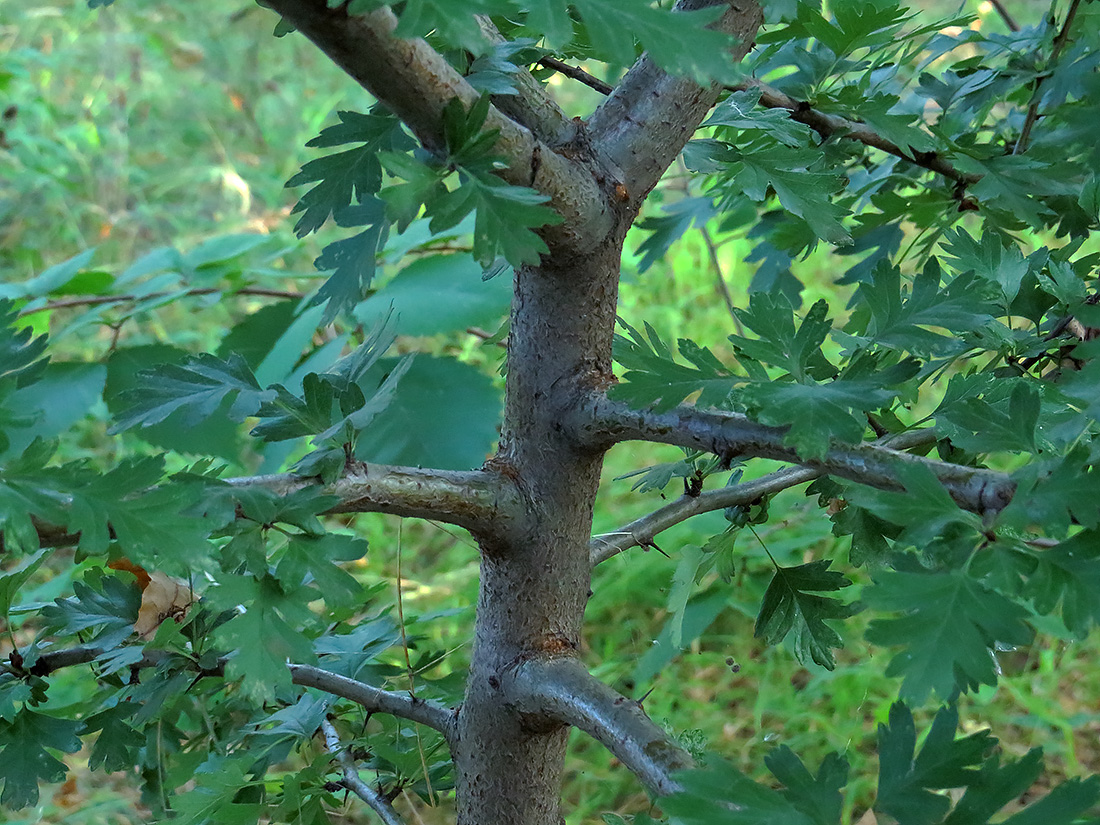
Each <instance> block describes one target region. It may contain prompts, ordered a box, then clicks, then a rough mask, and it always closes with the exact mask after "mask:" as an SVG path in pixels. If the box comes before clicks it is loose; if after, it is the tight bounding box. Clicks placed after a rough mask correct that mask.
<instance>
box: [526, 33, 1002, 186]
mask: <svg viewBox="0 0 1100 825" xmlns="http://www.w3.org/2000/svg"><path fill="white" fill-rule="evenodd" d="M1015 30H1016V29H1013V31H1015ZM539 62H540V63H541V64H543V65H544V66H546V67H547V68H550V69H554V70H555V71H557V72H560V73H561V74H564V75H566V76H567V77H571V78H573V79H574V80H579V81H581V82H582V83H584V84H585V85H587V86H591V87H592V88H593V89H595V90H596V91H598V92H600V93H601V94H604V95H609V94H611V92H612V91H614V89H613V88H612V87H611V86H609V85H607V84H606V83H604V82H603V81H602V80H600V79H599V78H597V77H593V76H592V75H590V74H589V73H588V72H586V71H584V69H579V68H577V67H575V66H570V65H568V64H567V63H563V62H562V61H560V60H558V59H557V58H553V57H544V58H542V60H540V61H539ZM726 88H727V89H728V90H729V91H731V92H744V91H748V90H749V89H759V90H760V105H761V106H764V107H766V108H768V109H786V110H787V111H788V112H790V113H791V115H790V116H791V120H795V121H798V122H799V123H803V124H805V125H806V126H809V127H810V128H811V129H813V130H814V131H815V132H817V133H818V134H819V135H821V136H822V137H823V138H830V137H832V136H833V135H837V136H839V137H842V138H846V139H848V140H855V141H858V142H859V143H862V144H864V145H865V146H870V147H871V148H873V149H879V150H881V151H883V152H886V153H887V154H890V155H894V156H895V157H898V158H901V159H902V160H904V161H907V162H909V163H912V164H915V165H916V166H920V167H921V168H923V169H928V170H929V171H930V172H935V173H937V174H939V175H943V176H944V177H945V178H948V179H949V180H952V181H954V182H955V183H956V184H959V185H960V186H963V187H965V186H969V185H970V184H973V183H977V182H978V181H979V180H981V179H982V176H981V175H980V174H976V173H967V172H960V171H959V170H958V169H956V168H955V167H954V166H953V165H952V164H951V163H950V162H949V161H947V160H945V159H944V157H943V156H942V155H940V153H939V152H915V151H912V150H905V149H902V148H901V147H900V146H898V145H897V144H896V143H894V142H892V141H889V140H887V139H886V138H884V137H882V135H880V134H878V133H877V132H876V131H874V130H873V129H871V128H870V127H869V126H867V125H866V124H865V123H859V122H856V121H853V120H848V119H847V118H843V117H840V116H839V115H828V114H825V113H824V112H820V111H818V110H817V109H814V108H813V107H811V106H810V105H809V104H807V103H804V102H802V101H799V100H795V99H794V98H793V97H790V96H789V95H787V94H785V93H784V92H781V91H779V90H778V89H776V88H774V87H773V86H769V85H768V84H767V83H764V82H763V81H760V80H756V79H755V78H748V79H746V80H742V81H741V82H740V83H737V84H735V85H733V86H727V87H726ZM956 197H957V198H958V199H959V200H960V201H961V200H963V198H962V194H961V192H960V193H958V194H957V195H956Z"/></svg>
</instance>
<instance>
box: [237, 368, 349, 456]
mask: <svg viewBox="0 0 1100 825" xmlns="http://www.w3.org/2000/svg"><path fill="white" fill-rule="evenodd" d="M339 384H344V385H345V387H344V388H340V387H339ZM346 384H347V382H343V381H338V380H337V379H336V376H332V375H317V373H314V372H311V373H307V374H306V376H305V378H303V379H302V397H301V398H299V397H298V396H296V395H293V394H291V393H290V392H288V391H287V389H286V388H285V387H283V386H282V385H281V384H276V385H275V386H273V387H272V388H271V389H272V390H273V391H274V393H275V397H274V398H272V399H270V400H268V401H264V402H263V404H261V405H260V408H259V409H258V410H257V411H256V417H257V418H259V419H260V423H259V424H257V425H256V426H255V427H254V428H253V429H252V435H254V436H256V437H257V438H262V439H264V441H283V440H286V439H288V438H301V437H302V436H307V435H316V434H317V433H320V432H324V431H325V430H327V429H329V428H330V427H332V426H333V424H335V423H336V422H338V421H342V420H343V418H344V416H343V415H341V401H343V400H344V398H345V397H346V398H347V399H348V400H349V401H351V400H352V393H354V394H355V398H354V400H355V401H357V402H358V403H357V404H356V405H355V406H356V407H358V406H361V405H362V404H363V403H364V401H365V399H364V398H363V393H362V391H360V390H359V388H358V387H357V386H356V385H354V384H352V385H351V388H354V389H353V390H352V389H351V388H349V387H347V386H346Z"/></svg>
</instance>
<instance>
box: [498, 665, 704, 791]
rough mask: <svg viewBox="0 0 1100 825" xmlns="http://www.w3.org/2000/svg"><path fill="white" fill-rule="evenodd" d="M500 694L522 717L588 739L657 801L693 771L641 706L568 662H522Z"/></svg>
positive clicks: (687, 758)
mask: <svg viewBox="0 0 1100 825" xmlns="http://www.w3.org/2000/svg"><path fill="white" fill-rule="evenodd" d="M501 689H502V690H503V691H504V694H505V701H506V702H507V703H508V704H509V705H510V706H511V707H512V708H513V709H515V710H516V711H518V712H520V713H521V714H531V715H532V716H535V717H539V718H550V719H553V720H554V721H557V722H561V723H562V724H566V725H572V726H573V727H575V728H578V729H579V730H582V731H584V732H585V733H587V734H588V735H589V736H591V737H592V738H593V739H595V740H596V741H597V742H599V743H600V744H601V745H603V746H604V747H605V748H607V749H608V750H609V751H611V753H612V754H614V756H615V758H616V759H618V760H619V761H620V762H622V763H623V765H625V766H626V767H627V769H628V770H629V771H630V772H631V773H633V774H634V775H635V776H637V777H638V779H639V780H641V782H642V784H643V785H645V787H646V789H647V790H648V791H649V792H650V793H652V794H654V795H656V796H666V795H668V794H670V793H675V792H676V791H678V790H680V786H679V784H678V783H677V782H676V781H675V780H674V779H673V778H672V774H674V773H676V772H677V771H682V770H686V769H688V768H691V767H692V766H693V765H694V760H692V758H691V755H690V754H689V753H688V752H687V751H685V750H684V749H683V748H682V747H680V745H679V744H678V743H677V742H676V741H675V740H674V739H673V738H672V737H671V736H669V735H668V733H666V732H665V731H664V730H663V729H661V728H660V727H659V726H658V725H656V724H654V722H653V721H652V720H651V719H650V718H649V717H648V716H646V713H645V710H643V709H642V705H641V703H639V702H636V701H634V700H633V699H628V698H627V697H625V696H623V695H622V694H620V693H616V692H615V691H614V690H612V689H611V688H610V687H608V686H607V685H605V684H604V683H603V682H601V681H600V680H599V679H597V678H596V677H594V676H593V675H592V674H591V673H589V672H588V670H587V669H585V667H584V665H582V664H581V663H580V662H579V661H577V660H576V659H574V658H572V657H564V656H563V657H557V658H553V659H549V660H531V661H527V662H524V663H523V664H522V665H520V666H519V667H518V668H517V669H516V670H515V672H514V673H513V675H512V676H511V677H510V679H508V680H502V683H501Z"/></svg>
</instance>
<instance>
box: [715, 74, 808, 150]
mask: <svg viewBox="0 0 1100 825" xmlns="http://www.w3.org/2000/svg"><path fill="white" fill-rule="evenodd" d="M759 103H760V89H752V88H749V89H744V90H742V91H736V92H733V93H731V94H730V96H729V97H727V98H726V99H725V100H724V101H722V102H721V103H719V104H718V105H717V106H715V107H714V109H712V110H711V113H710V117H708V118H707V119H706V120H705V121H704V122H703V126H728V127H731V128H734V129H751V130H755V131H761V132H766V133H767V134H769V135H771V137H773V138H774V139H775V140H777V141H779V142H780V143H782V144H783V145H784V146H805V145H806V144H807V143H809V142H810V137H811V135H812V134H813V131H812V130H811V129H810V127H809V126H807V125H805V124H804V123H799V122H798V121H797V120H793V119H792V118H791V115H790V113H789V112H788V111H787V110H785V109H766V108H764V107H762V106H759V105H758V104H759Z"/></svg>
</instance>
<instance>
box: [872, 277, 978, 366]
mask: <svg viewBox="0 0 1100 825" xmlns="http://www.w3.org/2000/svg"><path fill="white" fill-rule="evenodd" d="M974 278H975V276H973V275H960V276H959V277H957V278H955V279H953V280H952V281H951V282H950V283H948V284H947V285H946V286H944V288H943V289H940V280H941V272H940V267H939V265H938V264H937V263H936V260H935V259H934V258H933V259H930V260H929V262H928V263H927V264H926V265H925V267H924V269H922V270H921V271H920V273H919V274H917V276H916V277H915V278H914V279H913V285H912V289H911V291H907V290H905V289H903V288H902V286H901V272H900V270H899V269H898V268H897V267H895V266H890V265H889V264H887V263H885V262H882V263H880V264H879V265H878V266H877V267H876V268H875V270H874V274H873V277H872V279H871V281H869V282H864V283H862V284H860V286H859V298H860V303H861V304H862V305H864V306H866V307H867V308H868V309H869V310H870V312H871V318H870V323H869V324H868V326H867V332H866V334H867V336H868V337H869V338H870V339H871V340H872V341H875V342H876V343H879V344H882V345H883V346H887V347H891V348H894V349H898V350H905V351H908V352H912V353H914V354H917V355H944V354H947V353H950V352H953V351H956V350H957V349H959V347H960V344H959V341H958V340H957V339H953V338H951V337H949V336H946V335H944V334H943V333H942V332H938V331H937V329H946V330H950V331H952V332H955V333H959V334H961V333H965V332H967V331H969V330H972V329H974V328H975V327H980V326H982V325H984V324H985V323H986V322H987V321H989V320H990V316H989V314H988V313H986V312H983V311H982V309H983V302H982V301H981V300H980V298H981V295H980V293H979V294H977V295H976V294H975V288H976V284H975V280H974ZM976 299H978V300H976Z"/></svg>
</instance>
